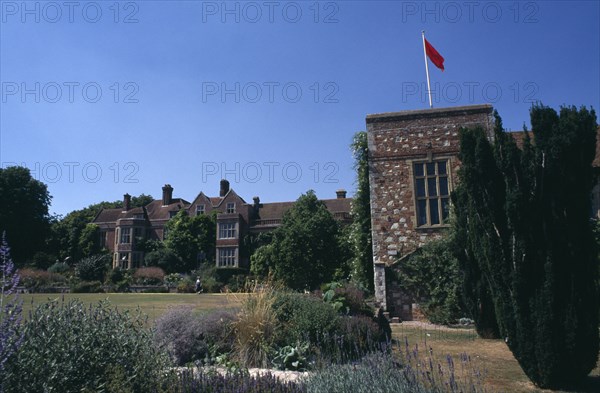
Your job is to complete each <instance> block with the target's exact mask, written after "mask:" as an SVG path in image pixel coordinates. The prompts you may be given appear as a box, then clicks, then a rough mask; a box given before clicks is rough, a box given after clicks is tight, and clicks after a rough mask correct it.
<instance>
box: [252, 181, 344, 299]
mask: <svg viewBox="0 0 600 393" xmlns="http://www.w3.org/2000/svg"><path fill="white" fill-rule="evenodd" d="M338 234H339V227H338V223H337V221H335V219H334V218H333V216H332V215H331V213H330V212H329V211H328V210H327V208H326V207H325V204H324V203H323V202H322V201H319V200H318V199H317V196H316V195H315V193H314V191H312V190H310V191H308V192H307V193H306V194H303V195H302V196H300V198H298V200H297V201H296V203H295V204H294V206H293V207H292V208H291V209H290V210H288V211H287V212H286V213H285V214H284V216H283V222H282V225H281V226H280V227H279V228H277V229H276V230H275V231H274V232H273V241H272V243H271V244H269V245H265V246H262V247H260V248H259V249H258V250H257V252H256V253H255V254H254V255H253V256H252V258H251V271H252V273H253V274H259V275H264V274H266V273H268V272H270V273H271V274H273V278H274V279H276V280H281V281H283V282H284V283H285V284H286V285H287V286H289V287H290V288H293V289H314V288H318V286H319V285H320V284H321V283H324V282H329V281H331V280H332V279H333V277H334V274H335V272H336V269H338V268H339V267H340V266H342V264H343V262H344V261H343V258H342V257H341V255H343V252H342V251H341V250H340V246H339V241H338Z"/></svg>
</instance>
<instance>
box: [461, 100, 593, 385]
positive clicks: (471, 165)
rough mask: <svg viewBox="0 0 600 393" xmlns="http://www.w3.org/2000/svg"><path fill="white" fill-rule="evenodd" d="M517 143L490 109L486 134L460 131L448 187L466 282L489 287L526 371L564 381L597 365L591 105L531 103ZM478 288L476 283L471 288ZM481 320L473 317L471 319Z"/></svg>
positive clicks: (547, 380) (541, 381)
mask: <svg viewBox="0 0 600 393" xmlns="http://www.w3.org/2000/svg"><path fill="white" fill-rule="evenodd" d="M531 124H532V128H533V135H534V141H533V143H532V142H530V140H529V137H526V138H525V141H524V145H523V148H522V150H521V149H519V148H517V146H516V144H515V141H514V140H513V138H511V137H510V136H509V135H507V133H505V132H504V131H503V130H502V123H501V120H500V118H499V117H498V116H497V115H496V127H495V131H494V135H493V136H494V143H493V145H492V144H490V143H489V140H488V138H487V135H485V133H484V131H483V130H482V129H474V130H463V131H462V133H461V156H460V158H461V161H462V168H461V171H460V186H459V187H458V189H457V191H456V194H455V198H454V200H455V204H456V211H457V216H458V226H459V228H460V231H461V233H462V234H463V236H464V245H465V250H464V252H463V253H462V256H463V264H462V266H463V267H464V268H465V270H464V271H465V276H466V278H467V287H469V286H470V287H471V288H472V289H473V291H472V294H478V293H479V294H480V293H481V291H483V292H484V293H485V290H487V293H489V294H490V296H491V299H492V302H493V311H494V313H495V315H496V321H497V323H498V328H499V331H500V333H501V334H502V336H503V337H505V338H506V340H507V343H508V346H509V348H510V349H511V351H512V352H513V354H514V355H515V358H516V359H517V360H518V362H519V364H520V365H521V367H522V368H523V370H524V371H525V373H526V374H527V375H528V377H529V378H530V379H531V380H532V381H533V382H534V383H535V384H537V385H538V386H541V387H564V386H568V385H570V384H572V383H574V382H577V381H579V380H581V379H582V378H583V377H585V376H586V375H587V374H588V373H589V372H590V371H591V370H592V369H593V368H594V367H595V365H596V361H597V357H598V348H599V338H598V313H597V312H596V310H598V288H597V280H596V277H597V273H598V258H597V253H596V247H595V242H594V238H593V233H592V224H591V222H590V219H589V212H590V210H591V209H590V194H591V189H592V165H591V164H592V160H593V159H594V156H595V146H596V127H597V124H596V115H595V113H594V111H593V110H592V111H588V110H587V109H585V108H582V109H580V110H577V109H576V108H574V107H564V108H562V109H561V111H560V115H559V114H557V113H556V111H554V110H553V109H551V108H547V107H544V106H541V105H538V106H534V107H533V108H532V109H531ZM478 291H479V292H478ZM478 322H481V321H478Z"/></svg>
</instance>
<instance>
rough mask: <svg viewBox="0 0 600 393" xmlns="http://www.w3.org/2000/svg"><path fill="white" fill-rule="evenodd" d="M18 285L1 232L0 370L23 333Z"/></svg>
mask: <svg viewBox="0 0 600 393" xmlns="http://www.w3.org/2000/svg"><path fill="white" fill-rule="evenodd" d="M18 285H19V274H18V273H17V271H16V270H15V265H14V264H13V262H12V260H11V259H10V248H9V247H8V244H7V243H6V234H3V235H2V243H0V372H2V371H3V370H4V364H5V363H6V361H7V360H8V359H9V358H10V356H11V355H12V354H13V353H14V352H15V351H16V350H17V349H18V348H19V346H20V345H21V342H22V341H23V334H22V333H20V332H19V326H20V324H21V311H22V301H21V300H20V299H19V296H18V294H17V286H18ZM1 390H2V386H0V391H1Z"/></svg>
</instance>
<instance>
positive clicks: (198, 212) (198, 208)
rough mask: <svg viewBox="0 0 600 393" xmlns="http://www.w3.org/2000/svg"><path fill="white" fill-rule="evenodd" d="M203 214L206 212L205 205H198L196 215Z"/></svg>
mask: <svg viewBox="0 0 600 393" xmlns="http://www.w3.org/2000/svg"><path fill="white" fill-rule="evenodd" d="M202 214H204V205H198V206H196V215H197V216H201V215H202Z"/></svg>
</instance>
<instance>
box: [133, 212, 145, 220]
mask: <svg viewBox="0 0 600 393" xmlns="http://www.w3.org/2000/svg"><path fill="white" fill-rule="evenodd" d="M133 218H134V219H136V220H143V219H144V213H139V214H134V215H133Z"/></svg>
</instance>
